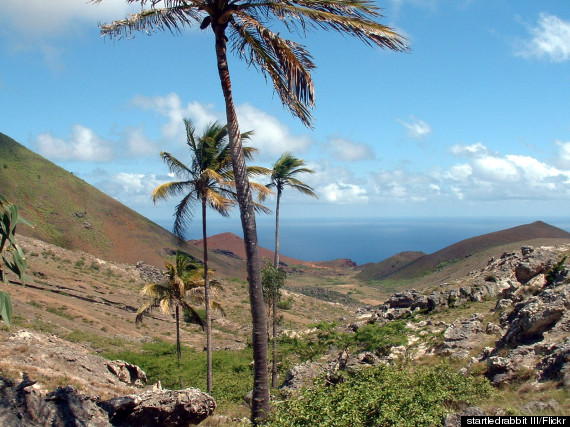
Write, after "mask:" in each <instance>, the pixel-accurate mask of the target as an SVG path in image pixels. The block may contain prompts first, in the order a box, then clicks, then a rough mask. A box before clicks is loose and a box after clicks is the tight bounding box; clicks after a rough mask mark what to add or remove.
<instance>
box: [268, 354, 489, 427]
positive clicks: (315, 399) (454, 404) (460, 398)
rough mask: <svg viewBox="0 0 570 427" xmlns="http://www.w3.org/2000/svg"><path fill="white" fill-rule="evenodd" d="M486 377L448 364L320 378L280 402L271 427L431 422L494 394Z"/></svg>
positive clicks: (271, 421) (372, 370)
mask: <svg viewBox="0 0 570 427" xmlns="http://www.w3.org/2000/svg"><path fill="white" fill-rule="evenodd" d="M492 394H493V390H492V387H491V385H490V384H489V383H488V382H487V381H486V380H484V379H480V378H473V377H469V376H467V377H466V376H463V375H461V374H458V373H456V372H454V371H453V369H452V368H451V367H449V366H448V365H445V364H441V365H438V366H436V367H431V368H417V369H414V368H411V367H406V366H398V367H394V366H386V365H382V366H379V367H375V368H368V369H362V370H360V371H358V372H356V373H354V374H352V375H348V374H345V376H344V377H343V380H342V381H340V382H339V383H337V384H330V383H328V382H327V381H326V379H324V378H322V379H320V380H317V382H316V383H315V386H314V387H310V388H307V389H305V390H303V391H302V392H301V394H300V395H299V396H298V397H297V398H295V399H289V400H286V401H284V402H280V403H277V404H276V405H275V410H274V412H273V413H272V415H271V417H270V420H269V422H268V423H267V425H269V426H280V427H285V426H303V425H306V426H309V425H319V426H433V425H441V424H442V421H443V419H444V417H445V415H446V414H447V413H448V412H453V410H454V409H457V408H460V407H463V406H466V405H474V404H476V403H478V402H479V401H481V400H483V399H486V398H489V397H491V396H492Z"/></svg>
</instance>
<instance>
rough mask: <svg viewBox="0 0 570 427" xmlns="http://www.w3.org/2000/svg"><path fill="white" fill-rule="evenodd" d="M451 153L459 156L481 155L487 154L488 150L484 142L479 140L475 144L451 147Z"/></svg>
mask: <svg viewBox="0 0 570 427" xmlns="http://www.w3.org/2000/svg"><path fill="white" fill-rule="evenodd" d="M450 151H451V153H452V154H454V155H455V156H458V157H479V156H481V155H487V153H488V150H487V147H485V146H484V145H483V144H482V143H480V142H477V143H476V144H473V145H460V144H457V145H454V146H453V147H451V150H450Z"/></svg>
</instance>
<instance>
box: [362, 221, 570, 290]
mask: <svg viewBox="0 0 570 427" xmlns="http://www.w3.org/2000/svg"><path fill="white" fill-rule="evenodd" d="M535 239H568V240H570V233H568V232H567V231H565V230H562V229H560V228H558V227H554V226H552V225H549V224H547V223H545V222H543V221H534V222H532V223H529V224H523V225H519V226H516V227H511V228H508V229H505V230H500V231H495V232H492V233H486V234H482V235H479V236H475V237H471V238H468V239H464V240H461V241H459V242H457V243H454V244H452V245H449V246H446V247H445V248H442V249H440V250H439V251H436V252H433V253H431V254H423V255H420V254H421V253H412V254H416V255H417V256H415V257H414V256H411V257H408V262H406V259H405V257H404V259H403V260H402V259H401V258H402V255H401V254H403V253H401V254H397V255H395V256H393V257H390V258H388V259H387V260H384V261H381V262H379V263H372V264H365V265H363V266H362V267H363V270H362V271H361V272H360V273H359V274H357V275H356V276H355V277H356V278H358V279H361V280H388V279H389V280H401V279H409V278H416V277H419V276H421V275H423V274H426V272H429V271H435V270H437V269H438V268H441V267H443V265H444V264H449V263H456V262H460V261H461V260H465V259H467V258H469V257H471V256H473V255H475V254H477V253H482V252H485V251H486V250H489V249H491V248H494V247H499V246H501V245H507V244H514V243H518V242H525V241H531V240H535ZM407 253H408V254H409V253H410V252H407Z"/></svg>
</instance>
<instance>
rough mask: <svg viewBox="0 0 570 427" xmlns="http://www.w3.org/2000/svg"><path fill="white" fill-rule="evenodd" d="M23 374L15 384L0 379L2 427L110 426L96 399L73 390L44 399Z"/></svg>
mask: <svg viewBox="0 0 570 427" xmlns="http://www.w3.org/2000/svg"><path fill="white" fill-rule="evenodd" d="M34 385H35V381H30V380H29V379H28V378H27V376H26V375H25V374H24V379H23V380H22V381H21V382H20V383H19V384H16V383H15V382H14V381H12V380H10V379H8V378H3V377H0V425H2V426H10V427H20V426H22V427H24V426H26V427H27V426H37V427H44V426H45V427H52V426H92V427H107V426H111V423H110V422H109V418H108V416H107V413H106V412H105V411H104V410H103V409H101V408H100V407H99V406H98V405H97V403H98V400H97V398H95V397H91V396H87V395H82V394H79V393H78V392H77V390H76V389H75V388H74V387H72V386H67V387H65V388H64V387H59V388H58V389H57V390H55V391H53V392H51V393H49V394H47V395H45V396H44V395H42V393H41V391H40V389H39V388H38V387H35V386H34Z"/></svg>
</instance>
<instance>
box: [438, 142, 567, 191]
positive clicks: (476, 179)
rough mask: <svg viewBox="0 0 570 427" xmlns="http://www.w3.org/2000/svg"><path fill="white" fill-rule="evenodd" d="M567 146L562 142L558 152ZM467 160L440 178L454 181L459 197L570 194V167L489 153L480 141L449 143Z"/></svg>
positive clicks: (530, 158)
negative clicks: (462, 144) (460, 143)
mask: <svg viewBox="0 0 570 427" xmlns="http://www.w3.org/2000/svg"><path fill="white" fill-rule="evenodd" d="M565 149H566V147H565V146H564V145H561V152H563V151H564V150H565ZM451 152H452V153H453V154H455V155H457V156H459V157H463V158H465V159H466V160H467V163H463V164H459V165H454V166H453V167H451V168H450V169H449V170H448V171H447V172H446V173H445V174H443V175H442V180H443V181H445V180H447V179H449V180H451V181H453V190H454V191H456V192H457V193H458V194H461V195H462V197H465V198H471V199H479V200H500V199H529V200H531V199H532V200H537V199H549V198H554V197H560V196H562V195H564V194H568V195H570V170H563V169H558V168H556V167H555V166H552V165H548V164H546V163H544V162H541V161H539V160H537V159H535V158H532V157H530V156H523V155H518V154H507V155H499V154H497V153H491V152H490V150H488V149H487V147H485V146H484V145H483V144H481V143H477V144H473V145H467V146H461V145H456V146H454V147H452V150H451Z"/></svg>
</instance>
